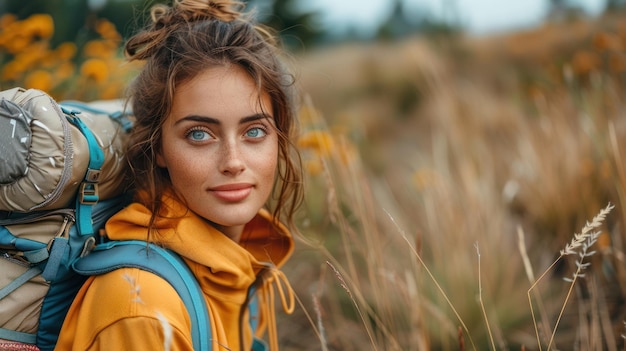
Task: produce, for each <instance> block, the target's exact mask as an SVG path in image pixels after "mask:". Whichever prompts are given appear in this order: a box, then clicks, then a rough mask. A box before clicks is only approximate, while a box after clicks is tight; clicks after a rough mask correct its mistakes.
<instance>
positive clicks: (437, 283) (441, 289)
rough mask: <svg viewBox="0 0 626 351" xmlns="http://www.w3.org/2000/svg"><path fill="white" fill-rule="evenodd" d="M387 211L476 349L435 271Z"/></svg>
mask: <svg viewBox="0 0 626 351" xmlns="http://www.w3.org/2000/svg"><path fill="white" fill-rule="evenodd" d="M385 213H387V216H388V217H389V219H390V220H391V222H392V223H393V224H394V225H395V226H396V228H397V229H398V232H399V233H400V235H401V236H402V239H404V241H406V243H407V245H408V247H409V248H410V249H411V252H413V255H414V256H415V257H416V258H417V260H418V261H419V262H420V264H421V265H422V267H423V268H424V271H426V274H428V277H429V278H430V279H431V281H432V282H433V284H435V287H436V288H437V290H438V291H439V293H440V294H441V296H442V297H443V298H444V299H445V300H446V303H447V304H448V306H449V307H450V309H452V312H453V313H454V315H455V316H456V318H457V320H458V321H459V323H460V324H461V326H462V327H463V330H464V331H465V333H467V337H468V338H469V340H470V343H471V344H472V348H473V349H474V350H476V345H475V344H474V340H473V339H472V335H471V333H470V331H469V329H468V328H467V325H465V322H464V321H463V318H461V315H460V314H459V312H458V311H457V310H456V308H455V307H454V304H453V303H452V301H450V298H449V297H448V294H446V292H445V291H444V290H443V288H442V287H441V285H440V284H439V282H437V279H436V278H435V276H434V275H433V273H432V272H431V271H430V269H428V266H427V265H426V263H425V262H424V260H422V256H421V255H420V254H419V253H418V252H417V250H416V249H415V247H414V246H413V244H412V243H411V241H410V240H409V239H408V237H407V235H406V233H405V232H404V230H402V228H400V227H399V226H398V223H397V222H396V220H395V219H394V218H393V216H392V215H391V214H390V213H389V212H387V211H385Z"/></svg>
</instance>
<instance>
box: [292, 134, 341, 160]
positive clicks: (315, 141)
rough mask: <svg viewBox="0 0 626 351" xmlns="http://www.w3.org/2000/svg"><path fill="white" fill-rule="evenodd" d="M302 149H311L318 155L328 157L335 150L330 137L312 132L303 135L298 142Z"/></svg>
mask: <svg viewBox="0 0 626 351" xmlns="http://www.w3.org/2000/svg"><path fill="white" fill-rule="evenodd" d="M298 146H299V147H300V148H302V149H311V150H313V151H314V152H316V153H317V154H319V155H329V154H330V153H331V152H332V151H333V150H334V149H335V142H334V140H333V137H332V135H330V134H329V133H327V132H324V131H320V130H314V131H310V132H308V133H305V134H304V135H302V136H301V137H300V139H299V140H298Z"/></svg>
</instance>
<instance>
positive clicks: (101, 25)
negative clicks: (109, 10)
mask: <svg viewBox="0 0 626 351" xmlns="http://www.w3.org/2000/svg"><path fill="white" fill-rule="evenodd" d="M96 32H97V33H98V34H100V36H101V37H102V38H103V39H108V40H114V41H119V40H121V39H122V37H121V36H120V34H119V33H118V32H117V29H115V25H114V24H113V23H111V22H110V21H108V20H106V19H100V20H98V22H96Z"/></svg>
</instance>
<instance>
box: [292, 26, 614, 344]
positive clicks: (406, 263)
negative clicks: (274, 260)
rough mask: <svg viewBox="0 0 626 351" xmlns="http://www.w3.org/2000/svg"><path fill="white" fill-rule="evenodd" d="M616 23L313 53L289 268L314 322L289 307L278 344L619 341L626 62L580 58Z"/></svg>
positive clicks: (307, 71)
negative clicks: (302, 181)
mask: <svg viewBox="0 0 626 351" xmlns="http://www.w3.org/2000/svg"><path fill="white" fill-rule="evenodd" d="M612 23H616V22H611V21H609V20H607V21H604V22H602V26H603V27H601V28H600V27H599V26H600V25H594V24H586V25H583V24H580V23H579V24H576V25H575V26H574V27H565V26H564V27H561V28H558V27H549V28H544V29H542V30H545V31H547V32H545V33H544V34H545V37H544V36H542V35H541V32H538V33H536V34H534V36H533V37H534V38H535V40H534V42H535V44H534V45H535V47H534V48H532V49H531V48H527V49H524V50H521V49H520V48H519V47H517V46H516V45H508V46H507V45H502V42H503V41H506V40H507V39H506V38H496V39H492V40H491V41H490V42H488V41H482V42H480V43H476V42H475V41H474V40H464V39H459V40H458V41H456V42H454V43H452V44H448V45H446V46H437V45H433V44H432V43H429V42H427V41H425V40H423V39H410V40H407V41H405V42H402V43H386V44H370V45H367V46H364V47H358V46H349V47H342V48H336V49H327V50H325V51H323V52H317V53H311V54H309V55H307V56H306V57H302V58H299V61H300V62H301V63H302V67H301V70H300V71H301V72H302V76H301V77H300V79H301V82H302V83H303V90H304V91H306V92H307V93H309V94H310V96H311V100H310V101H309V104H307V105H305V107H304V108H303V110H302V113H301V116H302V120H303V127H304V132H305V136H304V137H303V140H305V141H306V142H304V141H303V143H302V145H301V148H302V151H303V155H304V161H305V163H306V165H307V169H308V171H309V176H308V179H307V189H308V190H307V192H308V194H307V196H308V197H307V206H306V208H305V209H304V210H303V211H302V220H301V228H302V232H303V234H304V239H303V241H306V243H305V242H302V243H300V245H299V251H298V253H297V255H296V257H295V259H294V261H292V266H290V267H289V268H288V272H287V273H288V275H289V276H290V279H291V280H292V282H293V283H294V285H295V287H296V290H297V292H298V294H299V297H300V300H301V301H302V305H303V309H301V310H304V309H306V310H307V311H313V313H310V315H314V316H315V322H314V323H313V324H314V325H315V326H316V327H315V328H313V327H312V326H311V325H310V323H309V322H307V321H306V320H307V318H305V317H304V316H302V318H301V319H300V318H298V315H296V316H295V317H293V316H291V317H288V319H286V320H282V323H281V324H282V325H281V345H283V346H282V349H283V350H318V349H323V350H364V349H374V350H429V349H435V350H458V349H462V350H464V349H473V350H496V349H497V350H509V349H511V350H521V349H525V350H535V349H545V348H546V347H547V349H548V350H552V349H556V348H557V347H558V348H559V349H577V348H578V349H585V350H617V349H621V348H623V347H624V343H623V342H622V341H621V337H620V334H622V333H623V329H624V327H623V321H624V317H625V316H624V312H623V311H624V302H625V297H626V295H625V294H624V291H626V290H624V288H626V280H625V276H624V274H625V273H626V271H625V270H624V254H623V251H624V233H623V229H622V228H623V222H624V220H626V209H625V207H624V202H625V200H626V197H625V195H626V194H625V193H624V185H626V168H624V166H623V161H622V155H623V154H624V153H625V152H626V144H624V143H626V138H624V136H625V133H626V129H625V128H626V125H625V124H624V111H625V110H624V101H623V88H624V87H623V83H624V81H623V79H624V78H625V77H624V76H623V75H622V74H621V73H619V72H615V71H611V69H612V68H610V67H613V66H608V65H604V66H603V65H601V64H600V63H598V64H597V65H596V66H595V67H593V68H592V69H591V70H588V71H583V70H580V67H577V66H575V65H573V63H574V58H575V57H577V53H578V52H581V51H589V52H595V53H596V54H597V55H598V57H608V55H609V53H608V52H607V51H606V50H607V49H606V48H605V47H599V46H598V44H597V40H595V39H594V38H597V35H596V34H597V33H604V34H606V35H609V34H610V35H613V37H615V36H617V37H620V38H622V39H621V40H622V41H624V42H625V43H626V35H624V34H625V33H624V32H623V31H620V30H619V28H620V27H617V26H614V27H611V26H612ZM574 29H575V30H574ZM585 33H586V34H585ZM520 35H521V34H518V35H517V36H512V37H511V40H514V41H515V42H525V41H520V40H519V36H520ZM542 38H545V40H546V42H545V43H541V42H539V43H537V41H541V40H542ZM527 45H530V44H527ZM605 46H606V45H605ZM611 50H613V51H611V53H610V54H611V55H612V54H616V50H622V49H620V48H617V47H615V46H614V47H612V49H611ZM619 52H621V53H622V54H626V53H625V52H623V51H619ZM522 53H523V54H524V55H523V56H524V57H523V58H520V55H522ZM300 59H301V60H300ZM555 72H558V73H555ZM607 203H612V204H615V209H616V210H615V211H614V212H612V214H611V216H608V217H607V218H606V221H604V218H602V221H598V222H600V224H601V225H600V224H599V226H598V228H594V230H593V233H597V235H595V236H594V237H593V240H592V241H582V242H581V245H583V246H581V247H580V248H584V250H585V251H584V252H581V254H582V256H581V257H578V256H576V257H574V258H573V259H569V255H568V256H567V257H561V258H559V256H560V255H559V250H560V249H562V248H563V247H564V245H565V244H566V243H571V238H572V235H573V233H574V232H576V230H577V228H581V227H583V226H584V224H585V223H586V221H587V219H589V218H593V216H594V215H596V214H598V213H599V212H600V211H601V209H603V208H605V207H606V204H607ZM592 222H593V221H592ZM587 239H589V237H585V240H587ZM522 248H523V249H522ZM520 250H522V251H521V252H520ZM593 251H595V254H593V255H592V254H591V252H593ZM520 253H522V254H520ZM578 253H579V251H577V255H578ZM582 259H584V261H581V260H582ZM552 262H556V263H555V264H554V265H552V266H551V263H552ZM577 262H578V264H577ZM583 268H584V270H585V271H584V278H582V276H581V275H580V274H581V273H582V272H578V273H575V272H576V271H577V269H583ZM544 269H545V274H543V275H542V274H540V273H541V272H544ZM572 274H574V275H572ZM534 277H540V278H539V279H537V280H535V278H534ZM563 277H569V278H573V279H572V280H573V281H571V282H569V283H568V282H564V281H563V280H562V278H563ZM529 279H530V280H529ZM529 301H531V303H532V305H531V306H529V303H528V302H529ZM535 312H538V316H535ZM297 313H302V311H298V312H297ZM298 320H302V321H303V323H296V322H294V321H298ZM555 326H556V327H555ZM316 332H317V333H316ZM320 345H321V346H320Z"/></svg>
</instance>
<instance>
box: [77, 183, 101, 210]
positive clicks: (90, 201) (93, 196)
mask: <svg viewBox="0 0 626 351" xmlns="http://www.w3.org/2000/svg"><path fill="white" fill-rule="evenodd" d="M78 195H79V201H80V203H81V204H83V205H95V204H96V203H97V202H98V200H99V196H98V184H97V183H88V182H83V183H82V184H81V185H80V192H79V194H78Z"/></svg>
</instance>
